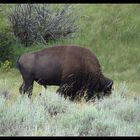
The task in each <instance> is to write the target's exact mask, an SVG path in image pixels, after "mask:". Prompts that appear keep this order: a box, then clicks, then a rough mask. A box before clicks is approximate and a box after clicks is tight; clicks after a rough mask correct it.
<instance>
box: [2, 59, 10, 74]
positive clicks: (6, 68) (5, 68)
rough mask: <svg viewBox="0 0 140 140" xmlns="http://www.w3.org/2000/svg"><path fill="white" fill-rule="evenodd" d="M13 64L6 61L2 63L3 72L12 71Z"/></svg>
mask: <svg viewBox="0 0 140 140" xmlns="http://www.w3.org/2000/svg"><path fill="white" fill-rule="evenodd" d="M11 66H12V62H11V61H8V60H5V61H4V62H3V63H1V70H2V71H3V72H4V71H5V72H8V71H9V70H10V69H11Z"/></svg>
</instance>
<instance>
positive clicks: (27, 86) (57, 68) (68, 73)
mask: <svg viewBox="0 0 140 140" xmlns="http://www.w3.org/2000/svg"><path fill="white" fill-rule="evenodd" d="M17 63H18V67H19V70H20V72H21V75H22V77H23V84H22V85H21V87H20V89H19V90H20V93H21V94H22V93H25V92H28V93H29V97H31V95H32V89H33V82H34V81H36V82H38V83H39V84H40V85H43V86H44V87H45V88H46V86H47V85H58V86H59V89H58V90H57V92H58V93H59V94H61V95H64V97H65V98H67V97H69V99H70V100H74V99H77V97H79V98H81V97H82V96H84V93H85V92H86V93H87V94H86V100H87V101H88V100H90V99H91V98H92V97H94V96H95V95H97V96H98V95H99V93H100V92H104V94H106V93H111V88H112V85H113V81H112V80H110V79H109V78H106V77H105V76H104V75H103V74H102V71H101V67H100V64H99V61H98V59H97V57H96V56H95V54H94V53H92V52H91V51H90V50H89V49H86V48H82V47H80V46H76V45H60V46H54V47H50V48H46V49H43V50H41V51H37V52H33V53H28V54H24V55H22V56H21V57H20V58H19V60H18V62H17ZM96 93H98V94H96Z"/></svg>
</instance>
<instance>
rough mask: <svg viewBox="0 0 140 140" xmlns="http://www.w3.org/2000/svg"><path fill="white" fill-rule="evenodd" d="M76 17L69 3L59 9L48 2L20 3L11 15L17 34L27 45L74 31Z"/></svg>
mask: <svg viewBox="0 0 140 140" xmlns="http://www.w3.org/2000/svg"><path fill="white" fill-rule="evenodd" d="M76 19H77V17H75V16H74V15H73V13H72V11H71V8H70V6H69V5H68V4H66V5H64V7H63V8H59V9H57V10H55V9H54V8H53V7H51V6H50V5H48V4H43V5H41V4H18V5H16V6H15V8H14V10H13V11H12V14H10V15H9V21H10V23H11V25H12V29H13V32H14V34H15V36H16V37H17V38H18V39H19V40H20V41H21V43H22V44H24V45H25V46H29V45H31V44H33V43H34V42H41V43H47V42H48V40H56V39H58V38H62V37H66V36H67V35H69V34H71V33H74V32H75V31H76V29H77V27H76V25H75V20H76Z"/></svg>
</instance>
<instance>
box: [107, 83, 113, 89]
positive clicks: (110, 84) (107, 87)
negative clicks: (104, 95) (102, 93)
mask: <svg viewBox="0 0 140 140" xmlns="http://www.w3.org/2000/svg"><path fill="white" fill-rule="evenodd" d="M112 84H113V81H111V82H110V83H109V84H108V85H107V87H106V89H107V88H109V87H110V86H111V85H112Z"/></svg>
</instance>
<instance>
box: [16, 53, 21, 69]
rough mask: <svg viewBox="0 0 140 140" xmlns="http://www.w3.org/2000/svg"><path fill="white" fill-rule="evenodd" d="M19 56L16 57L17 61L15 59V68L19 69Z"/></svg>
mask: <svg viewBox="0 0 140 140" xmlns="http://www.w3.org/2000/svg"><path fill="white" fill-rule="evenodd" d="M19 58H20V56H19V57H18V58H17V61H16V68H17V69H19Z"/></svg>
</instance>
